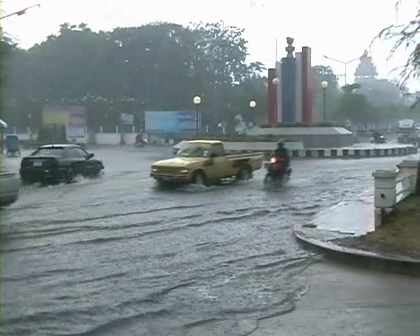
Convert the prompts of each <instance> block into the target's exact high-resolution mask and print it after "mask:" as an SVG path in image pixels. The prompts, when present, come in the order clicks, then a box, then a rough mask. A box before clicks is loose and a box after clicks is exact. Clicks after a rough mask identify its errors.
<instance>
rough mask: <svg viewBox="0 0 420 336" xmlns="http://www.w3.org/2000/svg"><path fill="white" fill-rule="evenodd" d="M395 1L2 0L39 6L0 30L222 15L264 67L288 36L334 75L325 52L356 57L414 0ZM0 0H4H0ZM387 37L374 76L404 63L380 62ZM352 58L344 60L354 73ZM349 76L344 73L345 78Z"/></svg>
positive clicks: (409, 13) (24, 34)
mask: <svg viewBox="0 0 420 336" xmlns="http://www.w3.org/2000/svg"><path fill="white" fill-rule="evenodd" d="M395 1H396V0H353V1H343V0H317V1H311V0H293V1H281V0H265V1H263V0H260V1H258V0H256V1H254V2H255V3H256V4H255V5H253V4H251V3H252V1H251V0H212V1H192V0H177V1H171V0H153V1H144V0H137V1H136V0H83V1H82V0H72V1H66V0H39V1H38V2H36V1H31V0H13V1H12V0H8V1H7V0H5V4H2V10H3V11H5V12H6V13H8V12H9V13H10V12H12V11H15V10H19V9H21V8H24V7H27V6H29V5H32V4H36V3H39V4H41V9H39V10H38V9H33V10H31V11H28V13H27V14H26V15H24V16H20V17H12V18H10V19H7V20H4V22H3V25H4V28H5V30H6V31H7V32H8V33H10V34H11V35H13V36H14V37H15V38H16V39H17V40H18V41H20V43H21V46H22V47H25V48H28V47H30V46H32V45H33V44H35V43H39V42H41V41H42V40H44V39H45V38H46V37H47V36H48V35H50V34H52V33H55V32H57V31H58V27H59V25H60V24H61V23H63V22H69V23H74V24H78V23H82V22H83V23H87V24H88V25H89V26H90V27H91V28H92V29H94V30H100V29H103V30H110V29H112V28H114V27H117V26H139V25H142V24H145V23H148V22H153V21H169V22H175V23H180V24H188V23H189V22H195V21H207V22H214V21H219V20H223V21H224V23H225V24H226V25H234V26H239V27H243V28H245V29H246V37H247V39H248V41H249V52H250V58H251V59H252V60H259V61H261V62H263V63H264V64H266V65H268V66H272V65H273V64H274V62H275V55H276V48H275V45H276V43H275V41H276V39H278V57H279V58H280V57H282V56H283V55H284V54H285V51H284V47H285V44H286V43H285V39H286V37H287V36H291V37H294V38H295V46H296V47H297V48H299V47H301V46H302V45H307V46H310V47H312V52H313V64H324V65H331V66H332V67H333V69H334V71H335V72H336V73H337V74H343V73H344V66H343V65H340V64H339V63H334V62H332V61H328V60H326V59H324V58H323V57H322V55H327V56H330V57H332V58H336V59H339V60H343V61H348V60H351V59H354V58H357V57H359V56H360V55H361V54H362V53H363V50H364V49H368V48H369V45H370V43H371V41H372V38H373V37H374V36H375V35H376V34H377V33H378V32H379V31H380V30H381V29H382V28H383V27H385V26H387V25H390V24H393V23H397V22H401V23H403V22H404V21H406V20H407V19H409V18H412V17H413V13H414V10H415V8H416V5H417V4H418V2H419V1H418V0H403V7H402V8H401V9H400V10H399V11H398V12H397V11H396V9H395ZM2 2H3V1H2ZM389 47H390V44H389V43H388V44H385V43H376V44H375V45H374V46H373V47H372V49H371V52H372V56H373V59H374V62H375V64H376V65H377V68H378V72H379V74H380V77H389V78H390V77H392V75H390V74H389V72H390V71H391V70H392V69H394V68H395V67H397V66H401V65H403V64H404V61H405V58H406V56H407V53H406V52H401V53H399V55H397V57H396V58H395V59H393V60H391V61H386V58H387V55H388V50H389ZM356 65H357V62H355V63H353V64H351V65H349V66H348V73H349V74H353V73H354V70H355V66H356ZM350 80H351V79H350Z"/></svg>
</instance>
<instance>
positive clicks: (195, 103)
mask: <svg viewBox="0 0 420 336" xmlns="http://www.w3.org/2000/svg"><path fill="white" fill-rule="evenodd" d="M193 102H194V105H195V134H198V107H199V106H200V104H201V98H200V96H195V97H194V100H193Z"/></svg>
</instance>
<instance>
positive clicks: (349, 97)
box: [336, 83, 377, 125]
mask: <svg viewBox="0 0 420 336" xmlns="http://www.w3.org/2000/svg"><path fill="white" fill-rule="evenodd" d="M358 88H360V84H357V83H355V84H347V85H345V86H343V87H342V88H341V89H342V91H343V94H342V95H341V96H340V98H339V99H338V101H337V112H336V115H337V117H338V118H339V119H340V120H341V121H345V120H347V119H348V120H350V121H351V122H352V123H353V124H358V125H366V124H368V123H376V122H377V120H376V113H375V108H374V106H373V105H372V103H370V102H369V100H368V99H367V97H366V96H365V95H362V94H359V93H356V90H357V89H358Z"/></svg>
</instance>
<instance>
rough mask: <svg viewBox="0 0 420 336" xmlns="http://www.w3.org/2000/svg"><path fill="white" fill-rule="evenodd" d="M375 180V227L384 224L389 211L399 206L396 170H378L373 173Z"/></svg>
mask: <svg viewBox="0 0 420 336" xmlns="http://www.w3.org/2000/svg"><path fill="white" fill-rule="evenodd" d="M372 176H373V178H374V188H375V191H374V206H375V227H379V226H381V225H382V223H383V219H384V216H385V214H386V212H387V210H389V209H392V208H394V207H395V205H396V204H397V190H396V186H397V176H398V173H397V171H395V170H376V171H374V172H373V173H372Z"/></svg>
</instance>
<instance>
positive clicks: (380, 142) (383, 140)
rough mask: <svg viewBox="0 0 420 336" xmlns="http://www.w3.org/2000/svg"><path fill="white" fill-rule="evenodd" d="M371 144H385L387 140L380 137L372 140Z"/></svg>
mask: <svg viewBox="0 0 420 336" xmlns="http://www.w3.org/2000/svg"><path fill="white" fill-rule="evenodd" d="M370 142H371V143H374V144H385V143H386V138H385V137H384V136H383V135H378V136H374V137H372V138H370Z"/></svg>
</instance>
